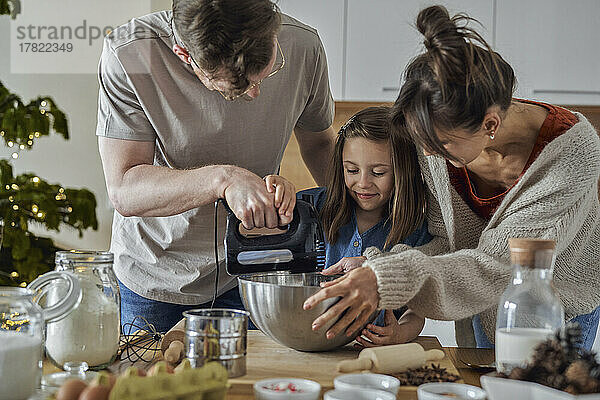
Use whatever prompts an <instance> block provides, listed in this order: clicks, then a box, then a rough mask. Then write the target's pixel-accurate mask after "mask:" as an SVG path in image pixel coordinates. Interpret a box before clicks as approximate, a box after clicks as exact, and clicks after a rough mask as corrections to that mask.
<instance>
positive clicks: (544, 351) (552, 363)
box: [530, 339, 569, 374]
mask: <svg viewBox="0 0 600 400" xmlns="http://www.w3.org/2000/svg"><path fill="white" fill-rule="evenodd" d="M568 364H569V361H568V358H567V354H566V353H565V350H564V348H563V347H562V346H561V344H560V342H559V341H557V340H555V339H548V340H546V341H545V342H542V343H540V344H539V345H537V347H536V348H535V352H534V354H533V357H532V361H531V364H530V365H537V366H539V367H542V368H544V369H546V370H547V371H548V372H549V373H554V374H560V373H563V372H564V370H565V369H566V368H567V367H568Z"/></svg>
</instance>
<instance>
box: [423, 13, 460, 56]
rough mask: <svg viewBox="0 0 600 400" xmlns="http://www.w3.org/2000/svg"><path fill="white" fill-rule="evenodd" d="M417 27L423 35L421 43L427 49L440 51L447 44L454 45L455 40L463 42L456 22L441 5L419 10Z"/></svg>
mask: <svg viewBox="0 0 600 400" xmlns="http://www.w3.org/2000/svg"><path fill="white" fill-rule="evenodd" d="M417 29H418V30H419V32H421V34H422V35H423V36H424V37H425V39H424V41H423V43H424V44H425V48H426V49H427V50H429V51H436V50H440V51H441V50H443V49H445V48H447V47H448V45H455V44H456V43H457V40H461V41H463V43H464V40H463V38H462V35H460V34H459V33H458V31H457V29H456V24H455V23H454V21H453V20H452V19H451V18H450V14H449V13H448V10H447V9H446V8H445V7H443V6H431V7H427V8H425V9H423V10H421V12H420V13H419V15H418V16H417Z"/></svg>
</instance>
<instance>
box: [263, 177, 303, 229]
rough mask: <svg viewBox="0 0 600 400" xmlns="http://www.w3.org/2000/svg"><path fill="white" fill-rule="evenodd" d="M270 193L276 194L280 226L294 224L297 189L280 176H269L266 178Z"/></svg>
mask: <svg viewBox="0 0 600 400" xmlns="http://www.w3.org/2000/svg"><path fill="white" fill-rule="evenodd" d="M264 180H265V183H266V185H267V191H268V192H269V193H275V208H276V209H277V214H278V215H279V225H282V226H283V225H287V224H289V223H290V222H292V218H293V215H294V207H295V206H296V187H295V186H294V184H293V183H292V182H290V181H288V180H287V179H285V178H284V177H283V176H280V175H267V176H265V177H264Z"/></svg>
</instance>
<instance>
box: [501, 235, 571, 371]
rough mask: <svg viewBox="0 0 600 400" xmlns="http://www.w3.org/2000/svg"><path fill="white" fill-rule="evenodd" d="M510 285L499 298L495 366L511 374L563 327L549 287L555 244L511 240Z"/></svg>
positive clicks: (561, 314)
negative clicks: (537, 347)
mask: <svg viewBox="0 0 600 400" xmlns="http://www.w3.org/2000/svg"><path fill="white" fill-rule="evenodd" d="M508 244H509V247H510V256H511V264H512V267H513V272H512V277H511V281H510V283H509V284H508V287H507V288H506V290H505V291H504V293H503V294H502V297H501V298H500V303H499V305H498V316H497V320H496V365H497V370H498V372H502V373H510V371H511V370H512V369H513V368H514V367H518V366H523V365H524V364H526V363H527V362H528V361H529V360H530V359H531V356H532V355H533V351H534V349H535V347H536V346H537V345H538V344H539V343H541V342H543V341H544V340H546V339H547V338H548V336H550V335H551V334H552V333H553V332H554V331H555V330H556V329H558V328H560V327H561V326H562V325H563V324H564V309H563V306H562V304H561V302H560V298H559V297H558V293H557V292H556V289H555V288H554V285H553V283H552V270H553V267H554V249H555V246H556V243H555V241H554V240H545V239H531V238H511V239H509V240H508Z"/></svg>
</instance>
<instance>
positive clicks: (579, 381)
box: [565, 360, 590, 388]
mask: <svg viewBox="0 0 600 400" xmlns="http://www.w3.org/2000/svg"><path fill="white" fill-rule="evenodd" d="M565 377H566V378H567V380H568V381H569V383H570V384H571V385H575V386H577V387H579V388H581V387H583V386H584V385H585V384H586V383H587V381H588V379H589V377H590V370H589V368H588V365H587V363H586V362H585V361H583V360H577V361H575V362H574V363H572V364H571V365H569V368H567V371H566V372H565Z"/></svg>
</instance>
